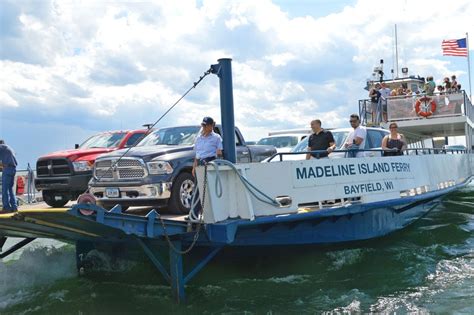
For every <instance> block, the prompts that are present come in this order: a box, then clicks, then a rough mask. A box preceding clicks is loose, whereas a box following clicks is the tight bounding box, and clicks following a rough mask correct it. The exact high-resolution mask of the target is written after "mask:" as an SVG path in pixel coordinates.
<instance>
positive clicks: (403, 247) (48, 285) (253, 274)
mask: <svg viewBox="0 0 474 315" xmlns="http://www.w3.org/2000/svg"><path fill="white" fill-rule="evenodd" d="M97 259H98V260H99V261H100V262H101V264H100V266H101V267H100V268H99V269H101V270H102V272H99V273H96V274H94V275H92V276H90V277H77V275H76V268H75V255H74V248H73V247H72V246H71V245H64V244H62V243H59V242H55V241H49V240H36V241H34V242H33V243H32V244H31V245H29V246H28V247H27V248H25V249H24V250H23V251H22V252H20V253H17V254H16V255H14V256H13V257H11V258H9V259H8V260H6V261H3V262H0V313H1V314H152V313H153V314H169V313H178V314H315V313H322V312H339V313H368V312H376V313H380V312H386V313H395V312H396V313H398V314H405V313H412V312H413V313H443V314H474V185H473V184H471V185H470V186H468V187H466V188H464V189H462V190H460V191H458V192H455V193H453V194H450V195H449V196H448V197H447V198H446V199H445V200H444V201H443V203H442V204H441V205H440V206H438V207H437V208H435V209H434V210H433V211H432V212H430V213H429V214H428V215H427V216H426V217H424V218H422V219H420V220H418V221H417V222H415V223H414V224H413V225H411V226H409V227H408V228H406V229H404V230H402V231H399V232H396V233H394V234H392V235H389V236H387V237H383V238H380V239H376V240H371V241H364V242H358V243H354V244H350V245H346V246H337V247H336V246H330V247H300V248H280V249H277V250H272V251H263V252H262V251H258V252H255V251H254V252H247V253H246V254H245V256H243V257H239V256H236V255H235V253H233V252H230V253H224V255H223V256H218V257H217V258H216V259H215V260H213V261H212V263H211V264H210V265H208V266H207V267H206V268H205V269H204V270H203V271H202V272H201V273H200V274H199V275H198V276H197V277H196V278H195V279H193V280H192V281H191V282H190V285H189V286H187V287H186V294H187V304H186V305H176V304H175V303H174V301H173V299H172V296H171V292H170V289H169V287H168V286H166V285H164V283H163V281H162V280H161V277H160V275H159V274H158V272H157V271H155V270H154V269H153V268H152V267H151V266H150V264H149V263H148V261H146V260H145V259H144V261H143V262H128V261H112V260H111V259H109V258H108V257H103V256H101V254H100V253H97ZM110 270H114V272H110Z"/></svg>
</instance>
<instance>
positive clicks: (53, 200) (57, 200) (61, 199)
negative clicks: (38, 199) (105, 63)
mask: <svg viewBox="0 0 474 315" xmlns="http://www.w3.org/2000/svg"><path fill="white" fill-rule="evenodd" d="M43 200H44V202H46V204H47V205H48V206H50V207H53V208H61V207H64V205H65V204H66V203H68V201H69V196H68V195H67V194H65V193H59V192H54V191H45V190H43Z"/></svg>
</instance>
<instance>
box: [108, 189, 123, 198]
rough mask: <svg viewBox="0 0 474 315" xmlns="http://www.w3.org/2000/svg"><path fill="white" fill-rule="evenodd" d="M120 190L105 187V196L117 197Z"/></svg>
mask: <svg viewBox="0 0 474 315" xmlns="http://www.w3.org/2000/svg"><path fill="white" fill-rule="evenodd" d="M119 195H120V191H119V189H118V188H105V196H106V197H107V198H118V197H119Z"/></svg>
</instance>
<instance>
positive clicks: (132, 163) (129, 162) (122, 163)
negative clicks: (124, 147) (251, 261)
mask: <svg viewBox="0 0 474 315" xmlns="http://www.w3.org/2000/svg"><path fill="white" fill-rule="evenodd" d="M118 166H120V167H122V166H123V167H128V166H142V163H141V162H140V161H139V160H129V159H126V160H120V161H119V162H118Z"/></svg>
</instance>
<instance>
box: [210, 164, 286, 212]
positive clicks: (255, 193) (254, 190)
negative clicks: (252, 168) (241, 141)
mask: <svg viewBox="0 0 474 315" xmlns="http://www.w3.org/2000/svg"><path fill="white" fill-rule="evenodd" d="M209 164H210V165H212V166H213V167H214V169H215V171H216V188H215V189H216V195H217V196H218V197H221V196H222V184H221V179H220V174H219V164H223V165H227V166H229V167H230V168H231V169H233V170H234V172H235V173H236V174H237V176H238V177H239V179H240V180H241V181H242V183H243V184H244V187H245V188H246V189H247V190H248V191H249V192H250V193H251V194H252V196H254V197H255V198H256V199H257V200H260V201H261V202H263V203H266V204H269V205H271V206H275V207H281V204H280V203H279V202H278V201H277V200H276V199H275V198H272V197H270V196H268V195H267V194H265V193H264V192H263V191H261V190H260V189H258V188H257V187H255V186H254V185H253V184H252V183H251V182H250V181H249V180H248V179H247V178H245V177H244V176H243V175H242V174H240V173H239V171H238V169H237V168H236V167H235V165H234V164H233V163H231V162H229V161H226V160H214V161H211V162H209ZM259 195H260V196H259ZM262 197H263V198H262ZM265 199H266V200H265Z"/></svg>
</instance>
